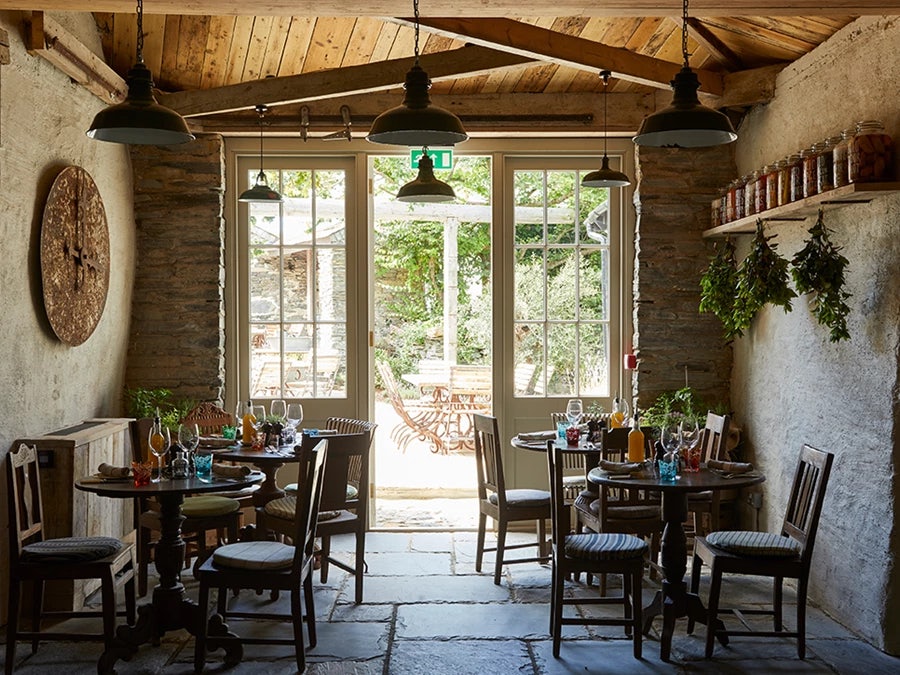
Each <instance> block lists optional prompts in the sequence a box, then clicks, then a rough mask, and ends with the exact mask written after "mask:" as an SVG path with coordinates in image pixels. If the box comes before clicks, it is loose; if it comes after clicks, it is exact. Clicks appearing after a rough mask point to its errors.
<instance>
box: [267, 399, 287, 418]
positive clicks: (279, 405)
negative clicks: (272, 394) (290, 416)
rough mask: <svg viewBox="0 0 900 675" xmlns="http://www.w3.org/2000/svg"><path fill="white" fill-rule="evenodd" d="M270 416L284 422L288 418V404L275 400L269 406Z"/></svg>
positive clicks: (281, 400)
mask: <svg viewBox="0 0 900 675" xmlns="http://www.w3.org/2000/svg"><path fill="white" fill-rule="evenodd" d="M269 414H270V415H272V417H277V418H278V419H279V420H281V421H282V422H283V421H284V420H285V419H286V418H287V404H286V403H285V402H284V400H283V399H280V398H277V399H275V400H274V401H272V403H270V404H269Z"/></svg>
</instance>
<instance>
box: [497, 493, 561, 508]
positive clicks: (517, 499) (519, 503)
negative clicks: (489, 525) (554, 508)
mask: <svg viewBox="0 0 900 675" xmlns="http://www.w3.org/2000/svg"><path fill="white" fill-rule="evenodd" d="M488 501H489V502H490V503H491V504H496V503H497V502H498V501H499V500H498V499H497V495H496V494H491V495H490V496H489V497H488ZM506 504H507V505H508V506H510V507H512V508H516V507H523V508H524V507H528V506H544V505H546V506H550V493H549V492H547V491H546V490H528V489H524V490H507V491H506Z"/></svg>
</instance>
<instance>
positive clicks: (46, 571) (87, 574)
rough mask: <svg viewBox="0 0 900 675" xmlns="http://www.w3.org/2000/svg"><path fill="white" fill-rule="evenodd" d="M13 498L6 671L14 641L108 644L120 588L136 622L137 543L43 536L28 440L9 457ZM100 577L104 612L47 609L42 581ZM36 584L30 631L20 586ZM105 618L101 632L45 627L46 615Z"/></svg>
mask: <svg viewBox="0 0 900 675" xmlns="http://www.w3.org/2000/svg"><path fill="white" fill-rule="evenodd" d="M7 495H8V500H9V599H8V600H9V601H8V610H7V625H6V668H5V672H6V673H7V675H9V674H10V673H12V672H13V667H14V664H15V657H16V642H18V641H20V640H30V641H31V653H32V654H34V653H35V652H37V648H38V643H39V642H40V641H41V640H68V641H76V640H79V641H80V640H96V641H102V642H103V643H104V645H105V646H106V647H107V648H108V647H110V646H111V645H112V641H113V639H114V637H115V633H114V630H115V623H116V591H117V590H119V589H123V590H124V594H125V617H126V620H127V621H128V623H129V625H133V624H134V622H135V594H134V571H135V558H134V546H132V545H130V544H125V543H123V542H122V541H120V540H118V539H115V538H113V537H63V538H57V539H45V538H44V505H43V500H42V497H41V479H40V470H39V468H38V460H37V449H36V448H35V447H30V446H28V445H26V444H24V443H22V444H21V445H19V447H18V449H14V450H11V451H10V453H9V455H8V456H7ZM74 579H99V580H100V588H101V597H102V608H101V611H52V612H51V611H44V582H45V581H52V580H74ZM25 582H31V584H32V600H31V630H30V631H25V630H21V629H20V628H19V621H20V618H19V611H20V606H19V604H20V600H21V596H22V585H23V584H24V583H25ZM73 617H102V619H103V632H102V633H83V632H74V631H73V632H62V631H56V632H52V631H42V630H41V624H42V622H43V620H44V619H50V620H54V621H57V620H59V619H64V618H73Z"/></svg>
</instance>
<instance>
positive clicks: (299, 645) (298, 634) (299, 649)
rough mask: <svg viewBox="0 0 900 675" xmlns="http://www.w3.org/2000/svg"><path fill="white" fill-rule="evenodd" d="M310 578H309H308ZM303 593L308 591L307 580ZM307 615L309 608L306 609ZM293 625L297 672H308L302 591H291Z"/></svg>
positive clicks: (296, 589)
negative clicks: (304, 643) (304, 642)
mask: <svg viewBox="0 0 900 675" xmlns="http://www.w3.org/2000/svg"><path fill="white" fill-rule="evenodd" d="M307 578H309V577H307ZM303 591H304V593H305V591H306V580H304V582H303ZM306 611H307V613H308V612H309V607H307V608H306ZM291 625H292V626H293V628H294V654H295V656H296V658H297V672H299V673H302V672H303V671H304V670H306V647H305V646H304V645H303V608H302V607H301V602H300V589H299V588H295V589H293V590H292V591H291Z"/></svg>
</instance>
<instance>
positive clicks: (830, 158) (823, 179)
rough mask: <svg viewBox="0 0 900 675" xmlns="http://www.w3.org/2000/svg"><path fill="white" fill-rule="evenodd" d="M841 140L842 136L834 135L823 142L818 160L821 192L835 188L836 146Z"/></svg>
mask: <svg viewBox="0 0 900 675" xmlns="http://www.w3.org/2000/svg"><path fill="white" fill-rule="evenodd" d="M839 140H841V137H840V136H833V137H831V138H826V139H825V140H824V141H823V142H822V149H821V150H820V151H819V157H818V159H817V161H816V167H817V170H816V174H817V179H818V188H819V194H822V193H823V192H828V191H829V190H833V189H834V146H835V145H837V142H838V141H839Z"/></svg>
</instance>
